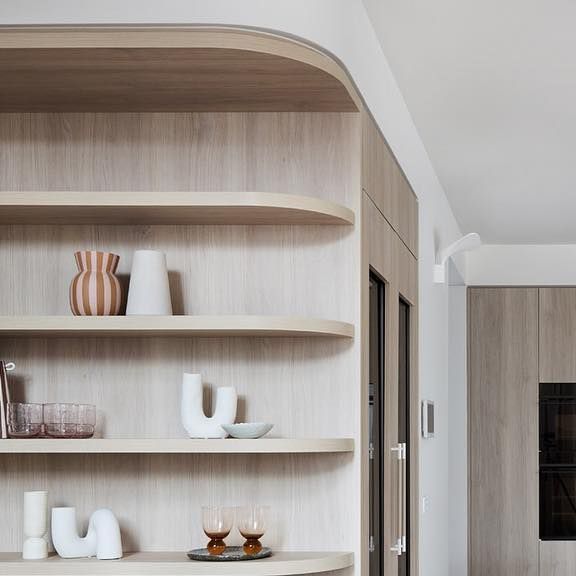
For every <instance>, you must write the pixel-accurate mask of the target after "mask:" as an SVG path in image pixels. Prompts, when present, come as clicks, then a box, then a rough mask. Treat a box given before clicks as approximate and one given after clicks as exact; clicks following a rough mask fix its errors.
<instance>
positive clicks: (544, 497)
mask: <svg viewBox="0 0 576 576" xmlns="http://www.w3.org/2000/svg"><path fill="white" fill-rule="evenodd" d="M540 540H576V469H574V468H561V467H558V468H541V469H540Z"/></svg>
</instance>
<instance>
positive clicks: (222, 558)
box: [187, 546, 272, 562]
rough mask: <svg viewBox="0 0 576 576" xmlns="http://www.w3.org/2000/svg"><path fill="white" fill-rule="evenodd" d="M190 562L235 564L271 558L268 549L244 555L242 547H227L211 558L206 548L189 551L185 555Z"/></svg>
mask: <svg viewBox="0 0 576 576" xmlns="http://www.w3.org/2000/svg"><path fill="white" fill-rule="evenodd" d="M187 554H188V558H190V560H196V561H198V562H237V561H239V560H261V559H262V558H268V557H269V556H272V550H271V549H270V548H262V550H260V552H258V554H245V553H244V550H243V548H242V546H227V547H226V550H224V552H222V554H219V555H218V556H212V554H210V552H208V549H207V548H198V549H197V550H190V552H188V553H187Z"/></svg>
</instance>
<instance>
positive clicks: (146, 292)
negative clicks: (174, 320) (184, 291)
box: [126, 250, 172, 316]
mask: <svg viewBox="0 0 576 576" xmlns="http://www.w3.org/2000/svg"><path fill="white" fill-rule="evenodd" d="M126 315H127V316H137V315H144V316H171V315H172V301H171V299H170V284H169V282H168V269H167V267H166V255H165V254H164V252H158V251H157V250H136V252H134V257H133V259H132V272H131V274H130V286H129V288H128V303H127V305H126Z"/></svg>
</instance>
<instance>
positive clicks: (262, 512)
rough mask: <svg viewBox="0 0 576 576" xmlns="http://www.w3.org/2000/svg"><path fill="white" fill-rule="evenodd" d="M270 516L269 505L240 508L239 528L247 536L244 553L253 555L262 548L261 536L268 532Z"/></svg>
mask: <svg viewBox="0 0 576 576" xmlns="http://www.w3.org/2000/svg"><path fill="white" fill-rule="evenodd" d="M269 516H270V508H269V507H268V506H243V507H242V508H239V509H238V530H240V534H242V536H244V538H246V542H244V554H248V555H249V556H252V555H253V554H258V553H259V552H260V551H261V550H262V544H261V543H260V538H262V536H264V532H266V528H267V526H268V521H269Z"/></svg>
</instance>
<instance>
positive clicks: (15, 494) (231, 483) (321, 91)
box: [0, 27, 419, 576]
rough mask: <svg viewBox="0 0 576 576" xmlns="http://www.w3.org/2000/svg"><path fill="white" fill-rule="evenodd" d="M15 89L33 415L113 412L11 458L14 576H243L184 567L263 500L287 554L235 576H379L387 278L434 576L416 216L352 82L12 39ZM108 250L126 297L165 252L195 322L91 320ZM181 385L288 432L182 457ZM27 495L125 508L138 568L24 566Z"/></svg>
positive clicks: (144, 35) (7, 311) (176, 300)
mask: <svg viewBox="0 0 576 576" xmlns="http://www.w3.org/2000/svg"><path fill="white" fill-rule="evenodd" d="M71 71H72V72H71ZM0 73H1V74H2V76H3V77H4V78H9V79H10V81H9V82H8V84H9V85H8V84H6V89H4V88H2V89H0V158H1V159H2V170H1V171H0V268H2V270H4V271H5V273H3V274H0V294H1V295H2V298H1V299H0V358H1V359H5V360H10V361H14V362H15V363H16V366H17V371H16V373H15V374H14V375H13V384H14V386H15V398H16V399H20V400H24V399H26V400H28V401H36V402H90V403H94V404H97V406H98V410H99V422H98V426H97V438H96V439H94V440H83V441H78V443H77V444H73V442H75V441H73V440H70V441H58V440H43V439H37V440H31V441H30V442H29V443H27V442H25V441H20V442H21V443H19V441H17V440H4V441H3V440H0V485H1V486H2V490H1V491H0V509H2V510H3V519H2V523H1V524H0V574H6V575H8V574H20V575H23V576H26V575H29V574H56V573H58V574H71V573H75V572H76V571H78V570H81V571H82V573H83V574H86V575H88V576H89V575H91V574H108V573H109V574H116V573H117V574H136V573H138V574H147V575H159V574H200V572H201V573H202V574H203V576H207V575H208V576H211V575H214V576H216V575H218V574H232V573H236V571H235V570H233V568H231V567H230V565H229V564H225V563H211V564H209V565H206V566H202V567H201V568H200V567H199V565H195V564H191V563H189V562H188V561H187V559H186V557H185V555H184V554H183V553H184V551H185V550H186V549H188V548H190V547H193V546H199V545H201V544H202V543H203V542H204V541H205V538H204V536H203V534H202V530H201V523H200V519H199V510H200V507H201V506H202V505H204V504H210V503H212V504H220V503H221V504H227V505H238V504H243V503H246V502H250V501H257V502H261V503H263V504H269V505H271V506H272V508H273V510H274V522H273V525H272V527H271V529H270V530H269V532H267V534H266V538H267V543H268V544H270V545H271V546H272V547H273V548H274V550H275V551H278V552H279V553H278V554H277V555H275V556H273V557H272V558H271V559H270V560H268V561H266V562H264V563H255V564H253V566H254V567H250V566H244V564H250V563H241V564H243V566H242V567H240V568H239V569H238V573H244V574H262V575H268V574H269V575H270V576H272V575H276V576H278V575H283V574H286V575H288V574H313V573H320V572H325V573H326V572H329V573H330V574H332V573H334V574H336V571H338V575H339V576H366V575H367V566H368V563H369V542H368V537H367V529H366V523H367V517H366V502H365V486H366V481H367V479H366V467H367V462H368V457H369V455H368V446H367V443H366V430H367V426H368V422H367V417H366V400H367V399H366V377H367V376H366V356H365V344H366V337H367V329H368V328H367V325H366V321H365V320H366V319H365V305H366V298H367V290H368V278H369V272H370V269H373V270H376V271H377V272H378V273H379V274H380V276H381V277H382V278H383V279H384V280H385V282H386V286H387V290H388V291H389V293H390V296H391V297H390V299H389V300H387V301H389V302H390V304H389V306H390V308H389V309H387V314H388V313H389V322H390V324H389V326H388V328H389V332H390V333H389V338H388V336H387V340H386V359H385V365H386V370H387V374H386V378H387V385H388V384H389V386H388V388H387V390H388V392H389V394H390V395H391V400H393V395H394V386H395V385H396V384H395V382H396V381H397V379H398V366H397V360H398V358H397V356H398V350H397V340H396V344H395V341H394V338H396V339H397V338H398V335H397V332H398V326H397V323H398V321H397V316H398V301H399V298H400V297H402V298H403V299H404V300H405V301H406V302H407V303H409V305H410V306H411V309H412V310H413V313H412V314H411V316H410V318H411V322H412V326H411V332H410V334H411V338H412V342H411V352H412V355H411V357H410V362H411V374H410V377H411V388H410V390H411V394H412V396H411V398H412V408H411V421H410V426H411V428H410V431H411V440H412V446H413V449H412V451H411V453H410V458H411V460H410V467H409V470H410V482H411V494H412V498H413V500H412V501H411V504H410V519H409V526H410V531H411V555H410V561H411V566H412V573H413V574H414V575H416V574H417V573H418V487H417V477H418V398H419V394H418V379H417V341H418V339H417V318H418V312H417V305H418V301H417V300H418V297H417V294H418V274H417V264H418V263H417V240H418V235H417V229H418V205H417V202H416V197H415V196H414V194H413V192H412V190H411V189H410V186H409V184H408V181H407V180H406V178H405V176H404V174H403V173H402V171H401V170H400V168H399V166H398V164H397V163H396V161H395V159H394V158H393V156H392V154H391V152H390V150H389V149H388V147H387V145H386V142H385V141H384V139H383V137H382V136H381V134H380V133H379V131H378V129H377V128H376V125H375V124H374V122H373V120H372V119H371V118H370V115H369V113H368V111H367V110H366V109H365V108H364V105H363V103H362V100H361V98H360V97H359V95H358V93H357V92H356V90H355V88H354V86H353V85H352V83H351V81H350V79H349V78H348V75H347V74H346V72H345V71H344V70H342V68H341V66H340V65H339V64H338V63H336V62H335V61H334V60H333V59H332V58H331V57H329V56H328V55H326V54H324V53H323V52H321V51H319V50H318V49H316V48H312V47H309V46H306V45H305V44H303V43H300V42H297V41H294V40H290V39H284V38H279V37H276V36H273V35H269V34H259V33H255V32H248V31H244V30H242V31H240V30H238V31H236V30H231V29H229V30H216V29H210V30H208V29H205V28H200V29H196V28H178V27H168V28H154V27H145V28H137V27H136V28H126V29H122V28H98V27H92V28H87V29H73V28H65V29H58V30H54V29H50V28H39V29H35V28H26V29H14V30H11V29H5V30H2V31H0ZM159 78H160V80H159ZM24 79H25V80H26V81H24ZM43 88H45V89H43ZM87 248H90V249H101V250H110V251H112V252H115V253H117V254H119V255H120V257H121V259H120V268H119V276H120V278H121V281H122V282H123V283H124V284H126V279H127V278H128V275H129V271H130V264H131V255H132V253H133V251H134V250H136V249H139V248H156V249H159V250H162V251H164V252H165V253H166V254H167V260H168V266H169V269H170V282H171V289H172V298H173V307H174V312H175V316H173V317H147V318H142V317H124V316H119V317H114V318H111V317H110V318H79V317H73V316H72V315H71V313H70V311H69V304H68V286H69V283H70V280H71V279H72V277H73V276H74V274H75V270H74V259H73V252H74V251H75V250H78V249H87ZM394 315H396V318H394ZM387 317H388V316H387ZM184 371H194V372H200V373H202V374H203V375H204V377H205V380H206V382H207V383H209V384H210V385H212V386H222V385H233V386H235V387H236V388H237V391H238V393H239V395H240V397H241V399H242V401H241V404H240V414H239V417H240V419H241V420H245V421H250V420H257V419H261V420H268V421H271V422H273V423H274V424H275V428H274V430H273V433H272V434H271V436H272V437H271V438H270V439H263V440H260V441H258V440H255V441H232V440H218V441H214V442H211V441H204V440H187V439H185V438H184V434H183V430H182V427H181V424H180V421H179V395H180V382H181V375H182V372H184ZM390 416H391V417H392V412H391V413H390ZM388 440H389V442H390V445H391V443H392V442H393V441H394V438H393V437H392V436H390V438H389V439H388ZM387 473H389V472H387ZM27 489H47V490H48V491H49V493H50V504H51V505H56V504H58V505H75V506H76V507H77V508H78V513H79V517H80V521H81V522H83V521H84V520H85V519H86V517H87V516H88V514H89V513H90V512H91V511H93V510H94V509H95V508H97V507H102V506H106V507H110V508H111V509H113V510H114V512H115V513H116V514H117V515H118V517H119V520H120V524H121V526H122V528H123V530H124V532H123V535H124V546H125V549H126V551H128V552H129V554H128V555H127V557H126V559H125V560H123V561H121V562H118V563H112V564H108V563H97V562H96V561H82V562H70V563H67V562H66V561H64V560H62V561H60V560H58V559H55V558H52V559H51V560H49V561H47V562H46V563H42V562H40V563H35V564H33V565H32V564H27V563H23V562H21V561H19V559H18V554H16V552H17V551H18V550H20V549H21V545H22V534H21V532H22V515H21V500H22V492H23V491H24V490H27ZM386 490H387V491H388V494H389V502H388V506H389V507H388V508H387V509H386V511H385V512H386V521H387V522H390V523H392V522H394V521H395V520H394V518H395V517H396V510H394V502H393V497H394V494H395V492H394V490H395V486H394V484H393V482H392V479H391V477H389V478H388V480H387V485H386ZM390 526H392V524H390ZM391 529H392V528H390V530H391ZM238 540H239V538H238V537H237V535H235V536H234V537H233V538H232V539H231V541H230V543H237V541H238ZM317 550H329V551H333V552H328V553H322V552H317ZM386 553H387V554H388V555H389V564H390V566H393V560H394V552H392V551H391V550H387V551H386ZM79 566H81V568H80V567H79ZM393 575H394V571H393V569H391V571H390V573H389V576H393Z"/></svg>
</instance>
